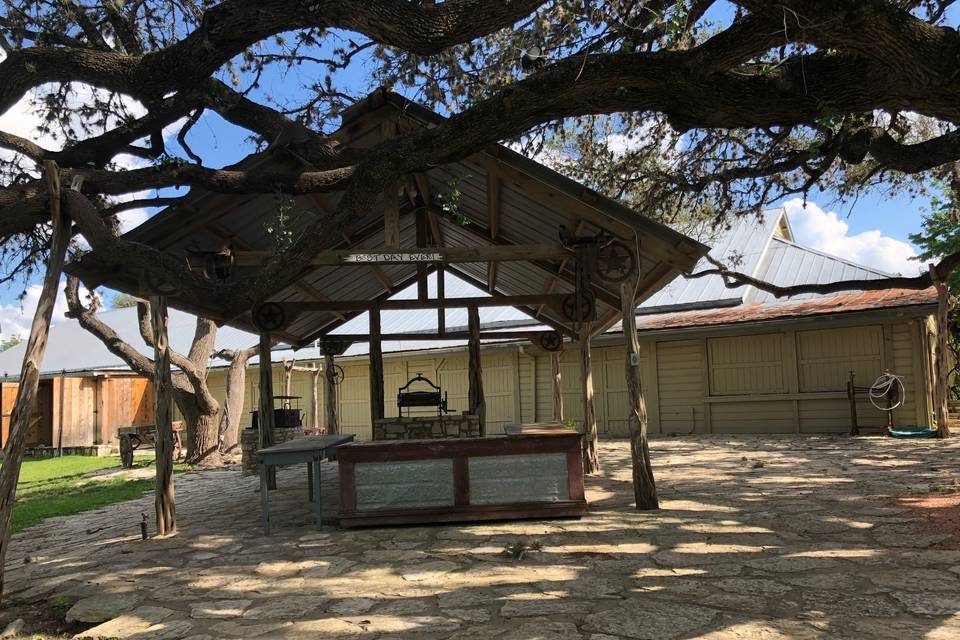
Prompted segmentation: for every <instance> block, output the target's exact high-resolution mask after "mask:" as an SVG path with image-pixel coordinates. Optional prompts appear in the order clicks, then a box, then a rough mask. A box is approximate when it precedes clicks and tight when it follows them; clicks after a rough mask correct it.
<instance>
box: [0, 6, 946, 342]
mask: <svg viewBox="0 0 960 640" xmlns="http://www.w3.org/2000/svg"><path fill="white" fill-rule="evenodd" d="M958 16H960V10H957V11H954V12H953V15H951V16H949V17H948V23H949V24H952V25H953V24H957V22H958V20H957V18H958ZM711 17H713V18H714V19H715V20H720V21H723V20H726V19H727V18H728V17H729V9H727V8H724V7H720V8H718V9H717V10H715V14H714V15H712V16H711ZM365 66H367V63H364V62H363V61H361V63H360V64H359V65H357V66H356V68H354V69H352V70H351V71H350V73H349V74H348V75H347V76H346V78H345V80H346V81H347V82H349V83H350V84H352V85H354V87H355V89H357V93H358V94H361V93H363V92H364V90H365V89H366V88H367V86H368V85H367V83H368V82H369V78H370V73H369V71H370V69H369V68H364V67H365ZM318 76H319V74H317V73H313V72H312V71H308V70H301V68H294V69H293V70H292V71H291V72H289V73H281V72H279V71H270V72H268V73H266V74H265V75H264V77H263V79H262V84H261V88H260V89H259V90H258V92H257V93H259V94H260V95H261V96H262V95H264V94H268V93H269V94H273V95H281V96H287V97H289V96H292V95H296V87H299V86H303V85H305V84H309V83H311V82H315V81H317V80H318V79H319V77H318ZM33 121H35V119H32V117H31V115H30V113H29V108H28V107H27V106H26V105H24V104H21V105H18V107H15V108H14V109H11V111H10V112H8V113H7V114H4V115H3V116H2V117H0V127H3V128H4V129H7V130H16V131H17V132H19V133H21V135H25V134H26V135H29V134H30V133H31V131H30V128H31V126H32V122H33ZM175 131H176V130H175V129H174V130H172V131H171V134H170V135H169V136H168V138H167V142H168V145H169V146H170V147H172V149H171V152H172V153H175V154H177V155H180V154H179V151H180V150H179V148H178V145H177V143H176V140H175V135H176V134H175ZM247 135H248V132H246V131H244V130H241V129H238V128H236V127H233V126H232V125H230V124H229V123H226V122H225V121H223V120H222V119H221V118H219V117H218V116H216V115H215V114H207V115H205V116H204V117H203V118H201V120H200V122H199V123H198V124H197V125H196V126H195V127H194V129H193V131H192V132H191V134H190V136H189V141H190V144H191V147H192V148H193V150H194V151H195V152H196V153H198V154H199V155H200V156H201V157H202V158H203V159H204V164H205V165H207V166H212V167H222V166H225V165H228V164H231V163H233V162H236V161H238V160H240V159H241V158H242V157H244V156H245V155H246V154H247V153H249V152H250V151H251V150H252V145H250V144H249V143H248V142H246V141H245V140H244V139H245V138H246V136H247ZM169 191H171V190H168V192H169ZM835 200H836V197H835V194H832V193H815V194H812V195H811V196H810V198H809V201H808V203H807V206H806V207H805V208H804V207H803V206H802V203H801V202H800V201H799V200H798V199H790V200H789V201H788V202H787V203H786V205H787V208H788V212H789V213H790V216H791V222H792V224H793V226H794V230H795V232H796V235H797V239H798V241H799V242H800V243H801V244H805V245H807V246H811V247H813V248H817V249H820V250H823V251H826V252H828V253H834V254H839V255H842V256H843V257H845V258H847V259H850V260H853V261H855V262H858V261H859V262H862V263H864V264H868V265H869V266H873V267H876V268H879V269H883V270H886V271H894V272H895V271H899V272H903V273H907V272H908V271H909V270H910V269H911V268H914V269H915V268H916V266H915V265H914V264H913V263H910V262H909V261H908V258H909V255H910V253H911V252H912V248H911V247H910V245H909V244H908V240H907V237H908V235H909V234H910V233H915V232H917V231H919V229H920V220H921V216H922V213H923V212H925V211H926V210H927V209H928V208H929V201H928V200H927V199H926V198H918V199H910V198H908V197H905V196H901V197H898V198H888V197H886V196H885V195H884V194H882V193H880V192H874V193H871V194H867V195H866V196H865V197H861V198H860V199H859V200H858V201H857V202H856V203H845V204H842V205H837V204H836V203H835V202H834V201H835ZM148 215H150V213H149V212H146V211H140V212H133V213H131V214H130V215H129V216H128V219H127V221H126V223H127V225H128V226H129V225H132V224H135V223H137V222H140V221H142V220H144V219H146V217H147V216H148ZM31 284H32V285H34V286H33V287H31V286H30V285H31ZM37 289H38V287H37V286H36V284H35V283H27V297H26V299H25V300H24V302H23V304H22V305H21V303H20V302H19V301H18V296H19V294H20V293H21V292H22V291H23V290H24V284H23V283H17V284H15V285H13V286H7V287H2V288H0V336H4V337H5V336H7V335H9V334H10V333H11V332H17V331H22V330H23V328H24V327H25V326H29V316H30V315H32V311H33V307H34V306H35V297H36V296H35V295H33V296H31V290H32V291H33V292H34V294H35V293H36V292H37V291H36V290H37ZM21 307H22V309H21ZM59 311H62V306H61V308H60V309H58V315H59Z"/></svg>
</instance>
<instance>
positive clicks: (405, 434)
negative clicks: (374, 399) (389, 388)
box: [373, 414, 480, 440]
mask: <svg viewBox="0 0 960 640" xmlns="http://www.w3.org/2000/svg"><path fill="white" fill-rule="evenodd" d="M479 437H480V416H475V415H469V414H459V415H445V416H417V417H412V418H401V417H394V418H380V419H378V420H375V421H374V423H373V439H374V440H429V439H432V438H479Z"/></svg>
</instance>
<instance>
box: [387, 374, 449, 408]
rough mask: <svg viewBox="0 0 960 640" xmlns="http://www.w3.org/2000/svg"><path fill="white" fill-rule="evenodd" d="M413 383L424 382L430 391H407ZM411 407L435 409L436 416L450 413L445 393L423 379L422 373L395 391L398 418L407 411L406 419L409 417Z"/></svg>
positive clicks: (426, 379)
mask: <svg viewBox="0 0 960 640" xmlns="http://www.w3.org/2000/svg"><path fill="white" fill-rule="evenodd" d="M414 382H424V383H426V384H428V385H429V386H430V387H431V389H433V390H432V391H408V390H407V389H409V388H410V385H412V384H413V383H414ZM412 407H436V409H437V415H438V416H442V415H443V414H445V413H450V410H449V409H447V392H446V391H441V389H440V387H438V386H437V385H435V384H433V382H432V381H430V380H429V379H428V378H425V377H423V374H422V373H418V374H417V375H416V376H414V377H413V378H410V380H409V381H408V382H407V384H405V385H403V386H402V387H400V388H399V389H398V390H397V411H398V413H399V414H400V416H403V410H404V409H406V410H407V417H410V409H411V408H412Z"/></svg>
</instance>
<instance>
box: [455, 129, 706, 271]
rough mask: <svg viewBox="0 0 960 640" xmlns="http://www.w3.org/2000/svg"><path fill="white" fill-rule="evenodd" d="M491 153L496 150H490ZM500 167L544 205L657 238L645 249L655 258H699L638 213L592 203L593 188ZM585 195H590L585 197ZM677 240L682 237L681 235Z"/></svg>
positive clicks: (681, 262) (687, 265)
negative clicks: (569, 188)
mask: <svg viewBox="0 0 960 640" xmlns="http://www.w3.org/2000/svg"><path fill="white" fill-rule="evenodd" d="M490 151H493V149H492V148H491V147H488V148H487V152H488V153H490ZM490 155H494V154H492V153H491V154H490ZM463 163H464V164H465V165H468V166H471V167H474V168H476V170H477V171H478V172H484V171H486V165H485V164H482V163H481V162H477V161H474V160H472V159H467V160H464V161H463ZM498 171H499V174H500V178H501V180H503V181H505V182H509V183H512V184H513V185H514V188H515V189H516V190H518V191H522V192H525V193H527V195H529V196H530V197H532V198H534V199H536V200H537V201H539V202H541V203H543V204H544V205H545V206H548V207H554V208H561V209H564V210H567V211H570V212H572V213H574V214H575V215H577V216H578V217H580V218H584V219H585V220H586V221H587V222H590V223H592V224H594V225H596V226H598V227H600V228H602V229H606V230H607V231H610V232H611V233H613V234H614V235H616V236H618V237H620V238H622V239H624V240H627V241H629V242H633V238H634V234H640V236H641V237H647V238H650V239H651V240H655V241H654V242H645V243H644V251H646V252H647V253H648V254H650V255H651V257H653V258H654V259H658V260H666V261H668V262H670V263H672V264H674V265H676V266H677V268H678V269H681V268H682V269H692V268H693V266H694V265H695V264H696V262H697V260H698V259H699V256H698V255H696V253H695V249H694V247H693V246H689V247H688V246H682V247H677V246H674V245H672V244H671V243H670V241H669V240H667V239H666V238H661V237H657V235H656V232H655V231H653V229H654V228H653V227H649V222H647V221H644V220H643V219H642V218H640V217H639V216H636V214H634V213H633V212H630V214H629V215H631V216H634V217H636V219H637V222H632V221H630V220H629V218H628V217H627V216H628V214H627V213H626V212H624V214H623V217H621V216H619V215H612V214H610V213H607V212H605V211H601V210H600V209H598V208H597V207H595V206H593V205H592V204H590V203H589V202H588V201H587V200H588V199H590V198H595V197H596V196H595V194H593V193H592V192H587V191H585V192H584V194H582V195H581V196H580V197H576V196H573V195H571V194H568V193H566V192H564V191H561V190H559V189H557V188H556V187H553V186H551V185H548V184H547V183H546V182H543V181H542V180H540V179H539V178H536V177H534V176H531V175H529V174H527V173H524V172H523V171H521V170H520V169H517V168H516V167H512V166H510V165H509V164H507V163H504V162H500V163H498ZM584 195H586V196H587V197H586V198H585V197H584ZM644 227H647V228H644ZM678 240H682V238H678Z"/></svg>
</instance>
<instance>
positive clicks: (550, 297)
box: [279, 293, 566, 314]
mask: <svg viewBox="0 0 960 640" xmlns="http://www.w3.org/2000/svg"><path fill="white" fill-rule="evenodd" d="M565 297H566V296H565V295H563V294H544V293H540V294H529V295H522V296H501V295H497V296H492V297H490V298H445V299H443V300H330V301H329V302H324V301H317V302H281V303H279V304H281V305H283V306H285V307H289V308H290V311H291V314H292V313H293V312H295V311H299V312H307V311H363V310H367V309H380V310H384V311H386V310H392V311H397V310H400V311H406V310H410V309H457V308H465V307H529V306H534V305H538V304H545V305H549V306H551V307H558V306H559V305H561V304H562V303H563V299H564V298H565Z"/></svg>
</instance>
